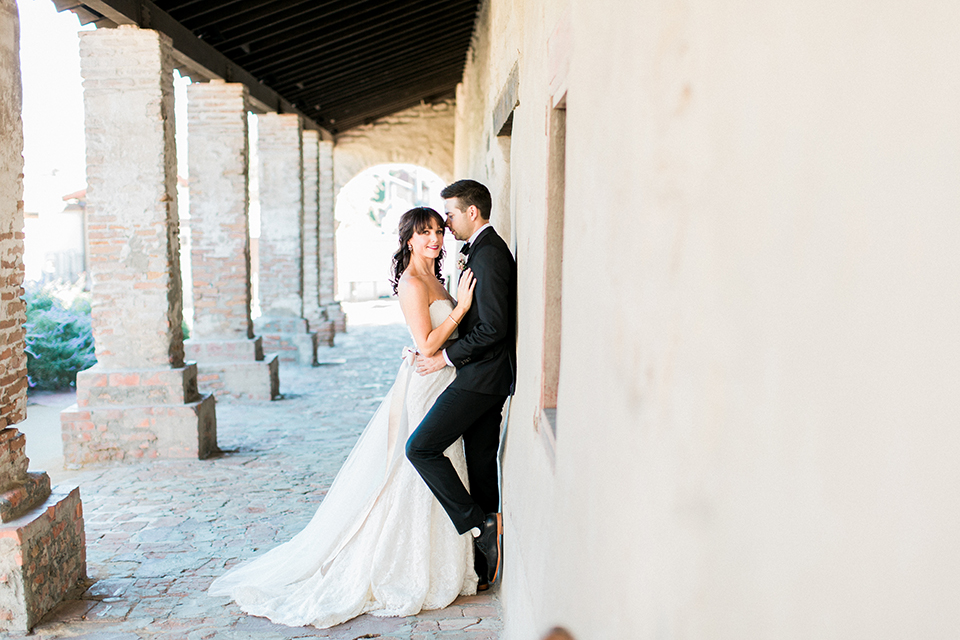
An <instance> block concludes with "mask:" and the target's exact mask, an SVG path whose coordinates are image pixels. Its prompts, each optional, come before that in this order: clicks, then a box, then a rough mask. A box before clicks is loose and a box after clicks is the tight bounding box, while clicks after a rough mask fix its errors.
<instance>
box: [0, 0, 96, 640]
mask: <svg viewBox="0 0 960 640" xmlns="http://www.w3.org/2000/svg"><path fill="white" fill-rule="evenodd" d="M0 27H2V28H0V345H2V346H0V630H4V631H21V632H26V631H28V630H30V629H31V628H32V627H33V626H34V625H35V624H36V623H37V622H38V621H39V620H40V618H42V617H43V616H44V614H46V613H47V612H48V611H50V610H51V609H53V608H54V607H55V606H56V605H57V603H59V602H60V601H61V600H62V599H63V598H64V596H65V595H67V594H68V593H69V592H70V591H72V590H73V589H74V588H75V587H77V586H78V583H79V582H80V581H81V580H83V579H85V578H86V577H87V563H86V547H85V546H84V545H85V541H84V532H83V509H82V507H81V504H80V489H79V488H78V487H76V486H75V485H74V486H57V487H54V488H53V489H52V490H51V488H50V476H48V475H47V474H46V473H45V472H43V471H34V472H28V471H27V467H28V465H29V460H28V459H27V456H26V452H25V451H24V446H25V444H26V440H25V438H24V436H23V434H22V433H20V432H19V431H18V430H17V429H16V428H14V427H13V426H12V425H14V424H16V423H18V422H20V421H22V420H23V419H24V418H25V417H26V411H27V358H26V356H25V355H24V351H23V350H24V331H23V323H24V321H25V320H26V305H25V304H24V302H23V299H22V298H21V296H22V295H23V286H22V285H23V202H22V200H21V197H22V193H23V184H22V176H21V173H20V172H21V171H22V170H23V155H22V149H23V129H22V125H21V121H20V102H21V100H20V97H21V93H20V55H19V51H20V47H19V42H18V40H19V38H18V33H19V21H18V17H17V7H16V4H15V3H14V2H13V0H0Z"/></svg>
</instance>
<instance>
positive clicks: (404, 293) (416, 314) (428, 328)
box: [397, 270, 476, 356]
mask: <svg viewBox="0 0 960 640" xmlns="http://www.w3.org/2000/svg"><path fill="white" fill-rule="evenodd" d="M475 286H476V280H474V278H473V273H471V272H470V271H469V270H467V271H464V273H463V277H461V279H460V285H459V287H458V289H457V294H458V295H459V297H460V300H459V301H458V302H457V306H456V307H455V308H454V309H453V311H451V312H450V314H449V315H448V316H447V317H446V318H444V320H443V322H441V323H440V326H438V327H437V328H436V329H432V323H431V322H430V302H429V301H430V293H429V290H428V289H427V285H425V284H424V283H422V282H420V281H419V280H417V279H415V278H404V279H402V280H401V281H400V284H399V286H398V287H397V295H398V296H399V298H400V309H401V311H403V317H404V319H405V320H406V321H407V326H409V327H410V333H412V334H413V339H414V341H415V342H416V343H417V351H419V352H420V353H421V354H422V355H425V356H432V355H434V354H435V353H437V352H438V351H439V350H440V348H441V347H443V345H444V343H445V342H446V341H447V339H448V338H449V337H450V336H451V335H452V334H453V331H454V330H455V329H456V328H457V326H458V325H459V324H460V321H461V320H463V316H465V315H466V313H467V310H468V309H469V308H470V305H471V304H472V303H473V289H474V287H475Z"/></svg>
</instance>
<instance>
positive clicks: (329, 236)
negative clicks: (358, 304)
mask: <svg viewBox="0 0 960 640" xmlns="http://www.w3.org/2000/svg"><path fill="white" fill-rule="evenodd" d="M333 157H334V146H333V142H331V141H329V140H321V141H320V161H319V164H320V185H319V187H320V202H319V206H320V211H319V214H320V218H319V236H320V306H321V307H323V309H324V313H325V314H326V317H327V320H328V321H329V322H332V323H333V330H334V332H343V331H346V330H347V319H346V316H345V315H344V313H343V310H342V309H341V308H340V303H339V302H337V301H336V299H335V296H336V293H337V243H336V230H337V223H336V220H335V218H334V209H335V206H336V196H335V195H334V191H335V184H334V179H333Z"/></svg>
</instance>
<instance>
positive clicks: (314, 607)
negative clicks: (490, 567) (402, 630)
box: [209, 300, 477, 628]
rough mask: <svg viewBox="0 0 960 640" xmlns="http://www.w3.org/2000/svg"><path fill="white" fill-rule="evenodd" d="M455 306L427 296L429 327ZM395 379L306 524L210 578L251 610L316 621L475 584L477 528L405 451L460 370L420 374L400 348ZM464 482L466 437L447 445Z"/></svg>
mask: <svg viewBox="0 0 960 640" xmlns="http://www.w3.org/2000/svg"><path fill="white" fill-rule="evenodd" d="M452 310H453V305H452V304H451V303H450V302H449V301H447V300H437V301H435V302H434V303H433V304H431V305H430V319H431V322H432V324H433V326H434V327H437V326H439V325H440V323H441V322H443V320H444V319H445V318H446V317H447V315H448V314H449V313H450V312H451V311H452ZM405 354H406V355H405V358H404V361H403V364H401V366H400V372H399V374H398V375H397V381H396V382H395V383H394V385H393V387H392V388H391V389H390V391H389V392H388V393H387V395H386V397H385V398H384V400H383V402H382V403H381V404H380V407H379V408H378V409H377V412H376V413H375V414H374V416H373V418H372V419H371V420H370V422H369V423H368V424H367V426H366V428H365V429H364V430H363V433H362V434H361V435H360V439H359V440H358V441H357V444H356V445H355V446H354V448H353V451H351V452H350V455H349V456H348V457H347V460H346V462H344V463H343V467H341V469H340V471H339V473H338V474H337V477H336V478H335V479H334V481H333V484H332V485H331V487H330V490H329V491H328V492H327V495H326V497H324V499H323V502H322V503H321V504H320V507H319V508H318V509H317V512H316V514H315V515H314V516H313V519H312V520H311V521H310V523H309V524H308V525H307V526H306V528H305V529H304V530H303V531H301V532H300V533H298V534H297V535H296V536H294V538H293V539H292V540H290V541H289V542H286V543H284V544H281V545H280V546H278V547H276V548H274V549H272V550H270V551H268V552H267V553H265V554H263V555H262V556H260V557H258V558H255V559H254V560H252V561H249V562H247V563H244V564H241V565H238V566H237V567H235V568H233V569H231V570H230V571H228V572H227V573H225V574H224V575H222V576H221V577H219V578H217V579H216V580H215V581H214V582H213V584H212V585H211V586H210V590H209V593H210V594H211V595H214V596H230V597H231V598H232V599H233V600H235V601H236V602H237V604H238V605H240V608H241V609H243V610H244V611H246V612H247V613H250V614H253V615H256V616H263V617H266V618H269V619H270V620H272V621H273V622H277V623H280V624H285V625H289V626H304V625H313V626H315V627H319V628H325V627H331V626H333V625H337V624H340V623H341V622H345V621H346V620H349V619H351V618H354V617H356V616H358V615H361V614H363V613H371V614H373V615H377V616H409V615H414V614H416V613H419V612H420V610H421V609H440V608H443V607H445V606H447V605H448V604H450V603H451V602H453V600H454V599H455V598H456V597H457V596H458V595H472V594H474V593H476V590H477V575H476V573H475V571H474V569H473V538H472V537H471V536H470V534H469V533H467V534H464V535H459V534H457V530H456V529H455V528H454V526H453V523H452V522H450V518H449V517H447V514H446V513H445V512H444V510H443V508H442V507H441V506H440V504H439V503H438V502H437V500H436V498H434V496H433V493H431V492H430V489H428V488H427V486H426V485H425V484H424V482H423V479H421V477H420V475H419V474H418V473H417V471H416V470H415V469H414V468H413V466H411V465H410V462H409V461H408V460H407V458H406V456H405V455H404V446H405V444H406V441H407V437H408V436H409V435H410V433H411V432H412V431H413V430H414V429H416V427H417V425H418V424H420V420H421V419H422V418H423V417H424V416H425V415H426V413H427V411H428V410H429V409H430V407H431V406H432V405H433V403H434V401H435V400H436V399H437V396H439V395H440V393H441V392H442V391H443V390H444V389H445V388H446V387H447V385H448V384H450V382H452V381H453V379H454V377H455V376H456V373H455V370H454V369H453V367H445V368H443V369H441V370H440V371H438V372H436V373H433V374H430V375H427V376H420V375H417V373H416V371H415V368H414V359H413V355H412V352H411V351H409V350H406V351H405ZM446 455H447V457H449V458H450V459H451V461H452V462H453V466H454V467H455V468H456V470H457V473H458V474H460V478H461V479H462V480H463V482H464V484H466V483H467V467H466V462H465V460H464V455H463V442H462V440H457V441H456V442H455V443H454V444H453V445H452V446H451V447H450V448H449V449H447V451H446Z"/></svg>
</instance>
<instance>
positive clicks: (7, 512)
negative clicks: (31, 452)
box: [0, 471, 50, 523]
mask: <svg viewBox="0 0 960 640" xmlns="http://www.w3.org/2000/svg"><path fill="white" fill-rule="evenodd" d="M49 496H50V476H48V475H47V474H46V472H44V471H32V472H28V473H27V474H26V476H25V477H24V478H23V480H22V481H20V482H19V483H17V485H16V486H14V487H12V488H10V489H9V490H7V491H5V492H4V493H3V494H2V495H0V522H5V523H6V522H11V521H13V520H16V519H17V518H19V517H20V516H22V515H23V514H24V513H26V512H27V511H29V510H30V509H32V508H33V507H35V506H37V505H38V504H40V503H41V502H43V501H44V500H46V499H47V498H48V497H49Z"/></svg>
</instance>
